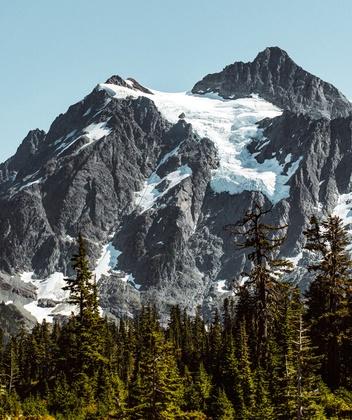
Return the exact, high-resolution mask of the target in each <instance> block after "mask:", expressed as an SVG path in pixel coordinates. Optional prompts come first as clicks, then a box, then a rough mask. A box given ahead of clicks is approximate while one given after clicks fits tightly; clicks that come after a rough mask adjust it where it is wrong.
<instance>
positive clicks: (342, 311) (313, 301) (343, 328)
mask: <svg viewBox="0 0 352 420" xmlns="http://www.w3.org/2000/svg"><path fill="white" fill-rule="evenodd" d="M310 223H311V226H310V228H308V229H307V230H306V231H305V232H304V234H305V236H306V239H307V243H306V246H305V247H306V249H307V250H309V251H310V252H311V253H312V254H313V255H314V256H315V258H316V261H315V262H314V263H312V264H310V265H309V267H308V269H309V271H311V272H314V273H316V277H315V278H314V280H313V281H312V283H311V285H310V288H309V290H308V292H307V294H306V298H307V306H308V310H307V320H308V321H309V324H310V328H311V337H312V342H313V345H314V346H316V347H317V349H318V354H319V355H321V356H323V357H322V368H321V372H322V376H323V378H324V380H325V381H326V383H327V384H328V385H329V386H330V387H332V388H333V389H336V388H337V387H339V386H341V385H343V384H344V382H345V381H344V380H343V378H344V372H343V368H342V367H343V365H344V363H345V362H344V360H343V352H342V347H341V343H342V342H343V340H344V337H346V336H347V334H348V331H347V324H348V312H349V311H348V299H349V298H350V294H351V287H352V282H351V269H352V262H351V259H350V256H349V254H348V251H347V246H348V244H349V242H348V233H347V230H346V229H345V228H344V226H343V222H342V219H341V218H339V217H338V216H329V217H328V218H327V219H326V220H324V221H323V222H322V223H320V222H319V221H318V220H317V218H316V217H314V216H313V217H312V218H311V221H310Z"/></svg>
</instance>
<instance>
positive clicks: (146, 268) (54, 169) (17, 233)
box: [0, 47, 352, 322]
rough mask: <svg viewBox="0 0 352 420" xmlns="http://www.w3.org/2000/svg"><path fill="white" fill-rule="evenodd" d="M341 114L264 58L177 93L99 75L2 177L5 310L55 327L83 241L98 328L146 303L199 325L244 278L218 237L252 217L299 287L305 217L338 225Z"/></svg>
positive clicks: (327, 97) (342, 105)
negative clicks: (256, 210)
mask: <svg viewBox="0 0 352 420" xmlns="http://www.w3.org/2000/svg"><path fill="white" fill-rule="evenodd" d="M351 115H352V105H351V103H350V102H349V101H348V100H347V99H346V98H345V97H344V96H343V94H342V93H340V92H339V91H338V90H337V89H336V88H335V87H334V86H332V85H331V84H329V83H326V82H324V81H322V80H321V79H319V78H318V77H315V76H313V75H311V74H310V73H308V72H306V71H304V70H303V69H302V68H301V67H299V66H298V65H297V64H295V63H294V61H293V60H292V59H291V58H290V57H289V56H288V54H287V53H286V52H285V51H283V50H281V49H279V48H277V47H275V48H267V49H265V50H264V51H263V52H261V53H260V54H258V56H257V57H256V58H255V60H254V61H253V62H251V63H242V62H237V63H234V64H232V65H230V66H227V67H226V68H225V69H224V70H223V71H221V72H219V73H215V74H211V75H208V76H206V77H205V78H204V79H203V80H201V81H200V82H198V83H196V84H195V86H194V87H193V89H192V91H191V92H188V93H187V94H166V93H162V92H157V91H153V90H150V89H147V88H145V87H143V86H142V85H141V84H140V83H138V82H137V81H135V80H134V79H127V80H123V79H122V78H120V77H119V76H112V77H111V78H109V79H108V80H107V81H106V82H105V83H101V84H98V85H97V86H96V87H95V88H94V89H93V91H92V92H91V93H90V94H88V95H87V96H86V97H85V98H84V99H83V100H82V101H80V102H78V103H76V104H74V105H72V106H70V107H69V109H68V110H67V111H66V112H65V113H64V114H61V115H59V116H58V117H57V118H56V119H55V120H54V122H53V123H52V125H51V127H50V129H49V131H48V133H45V132H44V131H42V130H38V129H37V130H32V131H30V132H29V133H28V135H27V136H26V138H25V139H24V140H23V142H22V144H21V145H20V146H19V148H18V150H17V152H16V153H15V155H14V156H12V157H11V158H9V159H8V160H7V161H6V162H4V163H2V164H1V165H0V270H1V275H0V291H1V296H2V299H3V300H4V301H5V303H8V306H9V308H10V307H11V306H15V307H16V310H20V311H22V312H23V313H24V314H26V317H27V318H28V319H31V320H32V322H33V321H34V320H35V319H37V320H41V319H42V318H43V317H44V316H45V317H46V318H47V319H48V320H51V319H53V318H55V317H59V316H60V315H61V314H62V313H67V307H66V306H65V305H67V296H66V295H65V294H64V293H63V291H62V278H63V276H66V275H70V274H72V268H71V265H70V258H71V255H72V253H73V252H74V250H75V246H76V245H75V244H76V241H75V238H77V236H78V234H79V233H81V234H82V235H83V237H84V238H86V240H87V253H88V256H89V260H90V261H92V267H91V269H92V270H93V271H94V272H95V275H96V280H97V285H98V289H99V295H100V306H101V307H102V309H103V311H104V312H105V313H106V314H108V315H109V316H111V317H117V318H119V317H121V316H124V315H128V316H132V315H133V314H134V313H135V312H136V311H138V310H139V309H140V308H141V305H142V304H143V303H148V302H152V303H155V304H156V306H157V307H158V309H159V311H160V313H161V316H162V317H163V316H165V317H167V314H168V312H169V309H170V307H171V306H172V305H176V304H178V305H180V306H181V307H182V308H185V309H186V310H187V311H188V313H190V314H194V312H195V310H196V307H197V306H200V307H201V308H202V311H203V314H204V316H205V317H207V316H210V314H211V312H212V310H213V308H214V306H215V307H216V306H218V305H219V304H220V302H221V301H222V300H223V298H224V297H226V296H228V295H230V294H231V293H232V292H231V287H232V283H233V281H235V282H236V281H240V273H241V272H242V271H244V270H245V269H248V264H249V263H248V261H247V260H246V258H245V252H244V251H243V250H242V251H236V250H235V249H234V247H233V242H232V238H231V236H230V235H228V233H227V232H226V231H224V229H223V227H224V226H225V225H229V224H231V223H234V222H236V220H237V219H238V218H239V215H241V214H244V213H245V212H246V211H247V210H248V209H251V208H252V207H253V203H256V202H258V203H260V204H261V205H263V206H271V205H273V210H272V211H271V212H270V214H268V215H267V216H266V217H267V222H268V223H274V224H277V225H278V224H287V225H288V230H287V240H286V241H285V242H284V243H283V245H282V247H281V249H280V253H281V254H280V255H281V256H283V257H287V258H290V259H291V261H292V262H294V264H295V265H296V268H295V270H294V272H293V273H291V274H290V276H291V278H293V280H295V281H296V282H297V283H299V284H300V285H301V286H302V288H304V287H306V284H307V282H308V281H309V275H307V274H306V270H304V269H303V268H302V267H303V265H304V264H305V263H306V260H307V259H309V253H308V252H307V251H304V249H303V243H304V235H303V232H304V230H305V228H306V226H307V223H308V221H309V218H310V216H311V215H312V214H318V215H321V216H326V215H327V214H329V213H336V214H339V215H340V216H341V217H342V218H343V219H344V221H345V223H349V211H350V209H351V207H352V206H351V199H350V194H351V198H352V193H351V192H352V186H351V175H352V167H351V165H350V162H351V153H352V152H351V150H352V133H351V127H352V116H351ZM60 276H61V277H60ZM29 313H31V314H32V315H30V314H29ZM31 317H32V318H31ZM33 317H34V318H33Z"/></svg>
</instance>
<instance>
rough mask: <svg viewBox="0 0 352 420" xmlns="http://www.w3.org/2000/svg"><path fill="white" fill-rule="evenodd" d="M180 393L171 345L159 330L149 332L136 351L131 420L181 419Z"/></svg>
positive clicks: (181, 394) (181, 388) (179, 383)
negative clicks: (178, 417)
mask: <svg viewBox="0 0 352 420" xmlns="http://www.w3.org/2000/svg"><path fill="white" fill-rule="evenodd" d="M183 392H184V389H183V385H182V382H181V378H180V375H179V372H178V369H177V365H176V360H175V357H174V354H173V347H172V344H171V343H170V342H167V341H165V338H164V337H163V335H162V334H161V332H160V331H156V330H150V331H149V333H148V334H146V336H145V337H144V345H143V347H142V348H139V349H138V355H137V363H136V371H135V373H134V378H133V382H132V384H131V387H130V391H129V400H130V407H131V410H130V411H131V415H132V418H134V419H143V420H157V419H160V420H161V419H175V418H177V416H181V414H182V411H181V405H182V400H183Z"/></svg>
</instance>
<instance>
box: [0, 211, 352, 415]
mask: <svg viewBox="0 0 352 420" xmlns="http://www.w3.org/2000/svg"><path fill="white" fill-rule="evenodd" d="M265 214H267V211H266V210H263V209H262V208H261V207H260V206H258V205H256V206H255V207H254V209H253V211H252V212H249V213H248V214H247V215H246V216H245V218H244V219H243V220H242V221H241V222H240V224H238V225H236V226H235V227H233V226H234V225H232V227H231V228H228V230H230V231H231V232H232V233H235V234H238V232H237V233H236V232H235V230H237V229H240V231H241V232H242V233H241V234H242V235H243V234H244V235H245V238H244V241H243V242H241V243H240V246H241V247H248V248H249V252H250V253H249V260H250V266H249V271H248V273H247V277H248V279H247V281H245V282H244V285H243V286H242V287H239V288H237V289H236V297H235V299H226V300H225V302H224V307H223V309H222V311H215V313H214V314H213V319H212V321H211V322H209V323H208V324H206V323H205V321H204V320H203V318H202V314H201V310H200V308H198V309H197V311H196V314H195V316H193V317H192V316H189V315H188V314H187V312H186V311H185V310H181V308H179V307H174V308H171V311H170V320H169V323H168V326H167V328H164V327H163V326H161V324H160V321H159V316H158V313H157V311H156V308H155V307H153V306H146V307H144V308H142V310H141V312H140V313H139V314H138V315H137V316H136V317H135V318H134V319H133V320H131V319H121V320H120V321H119V323H118V324H114V323H111V322H109V321H108V320H107V319H103V318H101V317H100V315H99V311H98V296H97V289H96V285H95V282H94V279H93V276H92V273H91V271H90V268H89V267H90V262H89V259H88V256H87V254H86V251H85V245H84V240H83V238H82V237H80V238H79V241H78V253H77V254H76V255H75V256H74V258H73V268H74V271H75V273H76V276H75V278H72V279H67V286H66V287H67V289H68V290H69V291H70V301H71V303H72V304H75V305H76V309H77V311H76V313H77V315H75V314H72V315H71V316H70V317H69V318H68V319H67V320H65V322H63V323H62V324H59V323H54V324H47V323H46V322H43V323H42V324H38V325H36V326H35V328H34V329H33V330H32V331H31V332H28V331H26V330H24V329H21V330H20V332H19V334H18V335H17V336H16V337H12V338H11V339H10V340H9V342H8V343H7V345H6V346H5V347H4V348H3V349H2V351H1V355H0V356H1V357H0V418H7V417H9V418H16V417H18V418H21V417H20V416H22V418H33V419H34V418H37V419H49V418H55V419H57V420H70V419H72V420H93V419H104V420H105V419H106V420H107V419H121V420H122V419H123V420H135V419H136V420H138V419H141V420H142V419H143V420H149V419H150V420H154V419H156V420H157V419H160V420H164V419H177V420H181V419H182V420H183V419H189V420H191V419H194V420H195V419H198V420H206V419H213V420H225V419H229V420H231V419H233V420H237V419H240V420H252V419H266V420H270V419H278V420H290V419H305V418H307V419H315V420H323V419H345V418H346V419H347V418H352V373H351V366H352V323H351V320H352V287H351V281H350V267H351V262H350V259H349V256H348V253H347V252H346V246H347V236H346V235H345V234H346V232H345V229H344V228H343V227H342V225H341V221H339V220H338V219H337V218H333V217H331V218H329V219H328V220H327V221H325V222H323V223H322V224H321V225H322V226H323V229H321V226H320V222H318V220H317V219H314V218H313V219H312V224H311V227H310V228H309V229H308V230H307V232H306V236H307V240H308V242H307V249H308V250H309V252H311V253H312V255H315V257H316V261H315V262H314V264H312V265H311V266H310V267H309V269H310V271H311V272H312V273H314V274H315V278H314V280H313V282H312V285H311V287H310V289H309V290H308V292H307V299H306V301H304V299H302V297H301V295H300V292H299V290H298V289H297V288H296V287H293V286H292V285H291V284H289V283H286V282H283V280H282V279H281V278H280V273H281V272H282V271H285V270H286V271H289V264H287V262H286V261H285V260H283V259H280V258H278V257H277V253H278V251H279V249H278V248H279V246H280V245H281V244H282V242H283V239H284V237H283V236H282V234H281V233H280V232H281V231H282V229H284V228H285V227H284V226H283V227H275V226H269V225H267V224H265V223H264V222H263V220H262V218H263V217H265ZM231 229H232V230H231ZM234 229H235V230H234ZM333 368H334V369H335V371H333ZM337 384H338V385H339V386H337ZM341 384H342V385H343V387H341ZM48 413H50V415H52V416H54V417H50V415H49V414H48ZM6 416H7V417H6Z"/></svg>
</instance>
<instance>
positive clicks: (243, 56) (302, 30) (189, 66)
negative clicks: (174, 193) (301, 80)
mask: <svg viewBox="0 0 352 420" xmlns="http://www.w3.org/2000/svg"><path fill="white" fill-rule="evenodd" d="M0 5H1V9H0V52H1V64H0V84H1V86H0V89H1V96H0V127H1V131H0V133H1V134H0V145H1V147H0V161H3V160H4V159H6V158H7V157H9V156H10V155H11V154H13V153H14V152H15V150H16V148H17V146H18V145H19V143H20V142H21V140H22V139H23V137H24V136H25V135H26V133H27V132H28V131H29V130H30V129H32V128H36V127H38V128H42V129H44V130H48V128H49V125H50V123H51V122H52V120H53V119H54V118H55V116H57V115H58V114H59V113H61V112H65V110H66V109H67V107H68V106H69V105H70V104H72V103H74V102H77V101H78V100H80V99H82V98H83V97H84V96H85V95H86V94H87V93H88V92H89V91H90V90H91V89H92V88H93V87H94V86H95V85H96V84H97V83H99V82H102V81H105V80H106V79H107V78H108V77H109V76H110V75H112V74H119V75H121V76H123V77H128V76H132V77H134V78H136V79H137V80H139V81H140V82H141V83H142V84H145V85H147V86H150V87H152V88H155V89H160V90H166V91H177V90H188V89H190V88H191V87H192V86H193V84H194V83H195V82H196V81H198V80H199V79H200V78H202V76H204V75H205V74H207V73H209V72H214V71H217V70H220V69H222V68H223V67H224V66H225V65H227V64H230V63H232V62H234V61H238V60H241V61H250V60H252V59H253V58H254V57H255V56H256V54H257V53H258V52H259V51H261V50H263V49H264V48H265V47H267V46H274V45H277V46H280V47H281V48H283V49H285V50H286V51H287V52H288V53H289V54H290V55H291V57H292V58H293V59H294V60H295V61H296V62H297V63H298V64H299V65H301V66H302V67H304V68H305V69H306V70H308V71H310V72H312V73H314V74H316V75H318V76H320V77H322V78H323V79H325V80H327V81H329V82H332V83H333V84H335V85H336V86H337V87H338V88H339V89H340V90H342V92H343V93H344V94H345V95H346V96H347V97H349V98H352V76H351V74H352V73H351V69H352V23H351V22H352V1H351V0H337V1H336V0H335V1H331V0H305V1H303V0H294V1H292V2H290V1H284V0H265V1H264V0H251V1H247V2H245V1H238V0H216V1H211V0H187V1H186V0H177V1H174V0H173V1H171V0H129V1H121V0H100V1H99V2H98V1H94V0H59V1H55V0H33V1H29V0H2V1H1V3H0Z"/></svg>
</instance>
